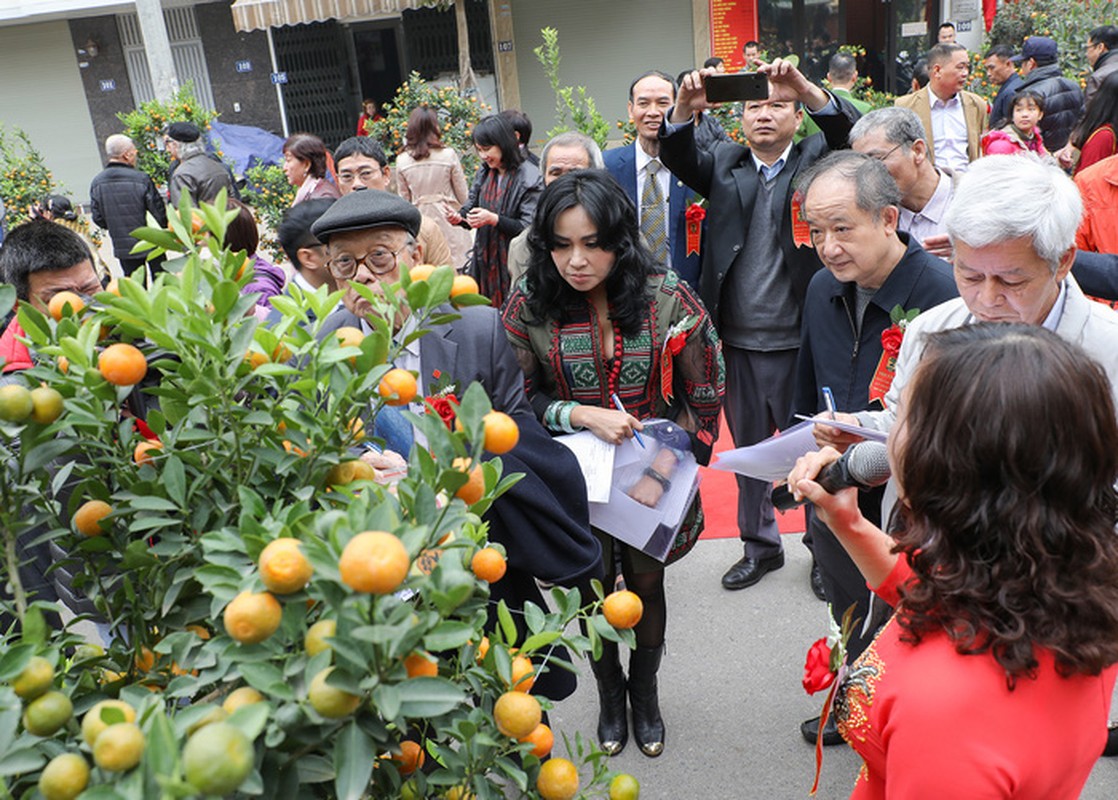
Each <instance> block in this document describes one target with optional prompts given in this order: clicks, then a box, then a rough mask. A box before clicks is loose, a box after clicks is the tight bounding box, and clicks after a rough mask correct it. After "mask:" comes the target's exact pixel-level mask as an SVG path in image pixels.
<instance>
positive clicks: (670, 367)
mask: <svg viewBox="0 0 1118 800" xmlns="http://www.w3.org/2000/svg"><path fill="white" fill-rule="evenodd" d="M698 324H699V318H698V317H695V316H692V315H690V314H688V315H687V316H686V317H684V318H683V319H681V320H680V321H679V322H677V323H676V324H675V325H672V327H670V328H669V329H668V336H667V338H666V339H665V340H664V349H663V351H662V352H661V353H660V396H661V397H663V398H664V402H665V403H668V404H669V405H670V404H671V402H672V381H673V380H674V377H673V376H674V366H675V357H676V356H678V355H679V354H680V353H682V352H683V348H684V347H685V346H686V345H687V336H688V334H690V333H691V331H692V330H693V329H694V328H695V326H696V325H698Z"/></svg>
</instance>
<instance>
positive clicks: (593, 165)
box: [508, 131, 606, 285]
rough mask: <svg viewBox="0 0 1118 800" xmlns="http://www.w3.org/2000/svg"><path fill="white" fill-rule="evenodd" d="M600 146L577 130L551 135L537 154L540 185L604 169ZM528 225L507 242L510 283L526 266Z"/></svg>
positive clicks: (522, 272)
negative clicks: (576, 171) (583, 171)
mask: <svg viewBox="0 0 1118 800" xmlns="http://www.w3.org/2000/svg"><path fill="white" fill-rule="evenodd" d="M605 166H606V165H605V162H604V161H603V160H602V149H601V148H600V147H598V143H597V142H595V141H594V140H593V139H591V138H590V137H589V136H587V135H586V134H585V133H580V132H579V131H567V132H566V133H560V134H559V135H558V136H554V137H552V139H551V140H550V141H548V143H547V144H545V145H544V146H543V152H542V153H541V154H540V171H541V172H543V185H544V186H547V185H548V184H549V183H551V182H552V181H553V180H555V179H556V178H558V177H560V176H562V175H566V174H567V173H568V172H574V171H575V170H576V169H605ZM531 229H532V227H531V226H530V225H529V226H528V227H527V228H525V229H524V230H522V231H521V232H520V233H518V234H517V235H516V238H514V239H513V240H512V241H511V242H509V258H508V268H509V278H510V280H511V281H512V284H513V285H516V282H517V281H518V280H520V278H521V277H522V276H523V275H524V272H525V270H527V269H528V259H529V258H531V250H530V249H529V248H528V234H529V232H530V231H531Z"/></svg>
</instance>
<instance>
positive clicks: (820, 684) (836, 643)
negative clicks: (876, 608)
mask: <svg viewBox="0 0 1118 800" xmlns="http://www.w3.org/2000/svg"><path fill="white" fill-rule="evenodd" d="M854 608H855V607H854V605H851V606H850V608H848V609H846V613H845V614H843V615H842V626H841V627H839V626H837V625H835V618H834V616H833V615H832V614H831V613H830V611H831V607H830V605H828V606H827V618H828V621H829V622H830V625H831V631H830V633H829V634H828V635H827V636H826V637H825V638H823V639H819V640H817V641H816V642H815V643H814V644H812V645H811V647H809V648H808V651H807V658H806V659H805V660H804V679H803V686H804V691H805V692H807V693H808V694H815V693H816V692H821V691H823V690H824V689H827V688H830V690H831V691H830V692H828V693H827V699H826V700H825V701H824V702H823V713H821V714H820V715H819V734H820V735H819V736H817V737H816V740H815V782H814V783H812V784H811V794H812V796H814V795H815V792H816V791H817V790H818V789H819V773H820V772H821V771H822V769H823V736H822V733H823V726H824V725H826V724H827V718H828V717H830V715H831V706H832V704H833V703H834V700H835V691H836V690H837V689H838V688H839V685H840V684H841V683H842V678H843V675H844V674H845V671H846V643H847V642H849V641H850V636H851V634H852V633H853V632H854V626H855V625H857V624H859V623H860V622H861V619H854Z"/></svg>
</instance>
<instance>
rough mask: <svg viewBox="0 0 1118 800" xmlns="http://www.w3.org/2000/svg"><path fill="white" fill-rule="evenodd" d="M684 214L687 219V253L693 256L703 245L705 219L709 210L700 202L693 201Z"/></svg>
mask: <svg viewBox="0 0 1118 800" xmlns="http://www.w3.org/2000/svg"><path fill="white" fill-rule="evenodd" d="M683 216H684V218H685V219H686V220H687V255H689V256H693V255H696V254H698V252H699V248H700V247H701V246H702V236H703V220H704V219H706V218H707V210H706V209H705V208H703V207H702V206H701V205H699V204H698V203H692V204H691V205H689V206H687V211H686V212H684V215H683Z"/></svg>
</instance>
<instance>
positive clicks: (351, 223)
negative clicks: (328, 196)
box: [311, 189, 423, 242]
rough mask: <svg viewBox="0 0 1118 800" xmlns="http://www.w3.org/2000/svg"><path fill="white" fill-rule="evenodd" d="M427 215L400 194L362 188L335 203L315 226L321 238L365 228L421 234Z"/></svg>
mask: <svg viewBox="0 0 1118 800" xmlns="http://www.w3.org/2000/svg"><path fill="white" fill-rule="evenodd" d="M422 219H423V217H422V216H421V215H420V213H419V209H418V208H416V207H415V206H413V205H412V204H411V203H409V202H408V201H407V200H405V199H404V198H402V197H400V196H399V195H395V194H392V193H391V192H382V191H380V190H378V189H358V190H356V191H353V192H350V193H349V194H347V195H346V196H345V197H341V198H339V199H337V200H335V201H334V205H332V206H330V208H329V210H327V212H326V213H325V214H323V215H322V216H321V217H319V218H318V221H317V222H315V223H314V225H312V226H311V233H313V234H314V235H315V236H317V237H318V239H319V241H322V242H325V241H329V239H330V237H331V236H332V235H334V234H335V233H345V232H346V231H364V230H369V229H370V228H385V227H393V228H403V229H404V230H406V231H407V232H408V233H410V234H411V235H412V236H418V235H419V223H420V222H421V221H422Z"/></svg>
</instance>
